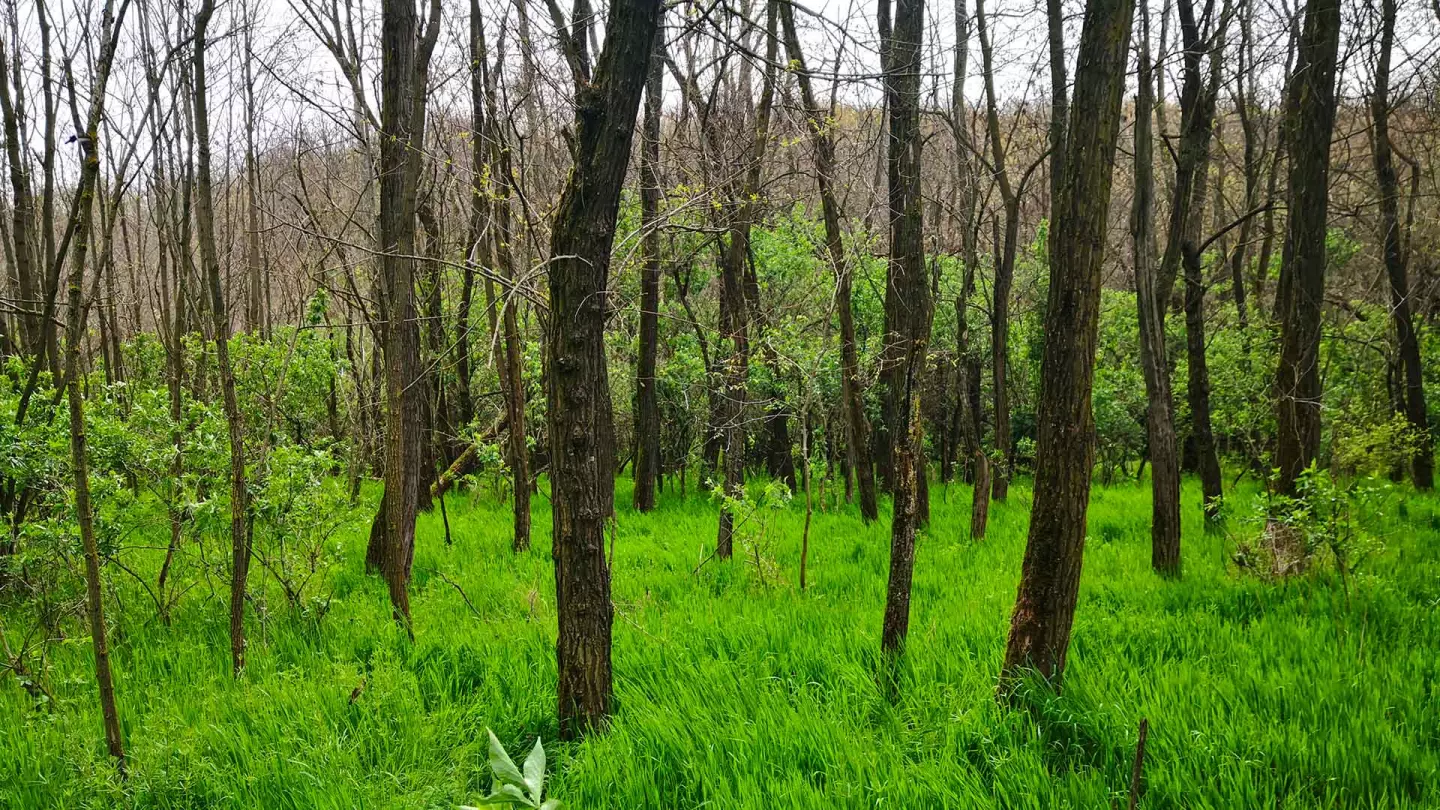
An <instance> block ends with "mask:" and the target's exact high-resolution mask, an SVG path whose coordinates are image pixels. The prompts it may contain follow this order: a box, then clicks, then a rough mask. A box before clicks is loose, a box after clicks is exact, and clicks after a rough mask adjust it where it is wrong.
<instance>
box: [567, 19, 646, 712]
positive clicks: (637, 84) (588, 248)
mask: <svg viewBox="0 0 1440 810" xmlns="http://www.w3.org/2000/svg"><path fill="white" fill-rule="evenodd" d="M660 14H661V4H660V0H615V2H613V3H612V4H611V6H610V14H609V18H608V19H607V20H606V36H605V49H604V51H603V52H602V53H601V54H600V60H599V62H598V64H597V65H596V67H595V74H594V78H593V80H591V79H590V77H589V75H588V69H587V68H586V67H585V66H584V65H583V64H579V65H576V66H575V67H574V68H572V69H574V71H575V82H576V88H575V90H576V92H575V108H576V109H575V139H574V144H575V153H574V154H575V164H574V167H573V168H572V170H571V172H570V175H569V178H568V179H567V180H566V183H565V189H564V191H563V193H562V194H561V196H560V202H559V205H558V207H557V208H556V213H555V222H554V226H553V229H552V232H551V238H550V256H551V259H550V268H549V277H550V279H549V286H550V335H549V340H548V341H546V344H545V351H546V355H547V360H548V367H549V373H548V374H547V375H546V380H545V388H546V396H547V399H548V408H547V416H548V419H549V423H550V424H549V432H550V442H551V444H552V447H551V462H550V474H551V491H552V497H551V507H552V512H553V516H554V533H555V538H554V555H555V608H556V615H557V618H558V621H559V638H558V641H557V642H556V645H555V657H556V662H557V665H558V670H559V672H558V676H559V685H558V689H557V694H558V699H559V716H560V734H561V736H562V737H565V738H567V739H573V738H575V737H576V736H578V735H579V734H580V733H581V732H582V731H584V730H585V729H586V728H587V727H591V726H595V725H598V724H600V723H601V722H603V720H604V718H605V717H606V716H607V715H608V714H609V713H610V694H611V686H610V625H611V622H612V620H613V616H614V607H613V606H612V605H611V603H610V567H609V565H608V564H607V563H606V560H605V521H606V519H607V518H609V517H610V516H611V515H612V514H613V512H614V509H615V503H614V501H615V478H614V472H615V463H614V458H615V433H614V424H613V417H612V414H611V410H610V407H611V406H610V387H609V380H608V379H607V374H606V367H605V310H606V306H605V303H606V299H605V290H606V286H607V283H608V276H609V270H610V250H611V248H612V247H613V245H614V242H615V220H616V216H617V215H618V214H619V209H620V191H621V189H622V188H623V186H624V183H625V170H626V168H627V166H628V165H629V161H630V142H631V139H632V136H633V134H634V131H635V113H636V111H637V110H638V108H639V106H640V94H641V91H642V90H643V89H644V86H645V77H646V73H647V70H646V68H647V66H648V64H649V60H650V56H651V52H652V50H653V43H654V37H655V30H656V27H657V26H658V24H659V21H660Z"/></svg>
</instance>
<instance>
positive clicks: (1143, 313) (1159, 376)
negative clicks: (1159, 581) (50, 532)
mask: <svg viewBox="0 0 1440 810" xmlns="http://www.w3.org/2000/svg"><path fill="white" fill-rule="evenodd" d="M1139 52H1140V80H1139V85H1138V86H1139V92H1138V93H1137V94H1136V96H1135V110H1136V114H1135V200H1134V206H1133V208H1132V209H1131V214H1130V217H1131V219H1130V235H1131V240H1132V241H1131V245H1132V252H1133V254H1134V260H1135V293H1136V296H1135V298H1136V305H1137V306H1136V309H1137V311H1138V313H1139V319H1140V367H1141V370H1142V371H1143V372H1144V375H1145V387H1146V390H1147V394H1148V396H1147V397H1146V402H1147V407H1146V410H1145V432H1146V439H1147V443H1148V445H1149V455H1150V491H1151V512H1150V546H1151V552H1150V564H1151V566H1153V567H1154V568H1155V570H1156V571H1158V572H1160V573H1162V574H1166V575H1172V576H1173V575H1177V574H1179V573H1180V457H1179V454H1178V452H1177V449H1176V442H1175V406H1174V400H1173V398H1172V396H1173V395H1172V393H1171V391H1170V370H1169V368H1168V364H1167V361H1166V357H1165V307H1166V300H1165V298H1163V297H1161V290H1160V289H1159V286H1160V280H1159V277H1158V275H1157V268H1156V267H1155V233H1154V217H1155V211H1154V193H1155V164H1154V151H1153V150H1154V141H1153V140H1152V131H1151V123H1150V121H1151V110H1152V109H1153V107H1154V106H1155V99H1154V90H1153V88H1154V75H1153V68H1152V66H1151V63H1150V15H1149V10H1148V9H1147V8H1145V7H1144V6H1141V8H1140V49H1139Z"/></svg>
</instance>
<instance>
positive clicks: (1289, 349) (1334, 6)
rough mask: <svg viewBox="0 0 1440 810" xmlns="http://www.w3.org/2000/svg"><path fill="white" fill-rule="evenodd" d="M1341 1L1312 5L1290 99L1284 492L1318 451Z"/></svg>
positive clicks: (1281, 436) (1282, 375)
mask: <svg viewBox="0 0 1440 810" xmlns="http://www.w3.org/2000/svg"><path fill="white" fill-rule="evenodd" d="M1340 16H1341V15H1340V3H1339V0H1309V2H1307V3H1306V5H1305V28H1304V33H1303V34H1302V35H1301V38H1300V43H1299V51H1298V58H1297V61H1296V64H1295V75H1294V77H1293V78H1292V81H1291V82H1290V87H1289V93H1288V97H1287V99H1286V110H1285V117H1286V119H1287V120H1286V123H1285V130H1286V137H1287V140H1288V141H1289V145H1290V148H1289V153H1290V204H1289V216H1290V220H1289V224H1288V226H1287V227H1286V229H1285V244H1284V248H1283V250H1282V253H1281V260H1280V285H1279V289H1278V290H1277V292H1276V299H1277V301H1278V302H1279V303H1278V307H1277V308H1278V311H1279V312H1280V314H1281V317H1280V365H1279V369H1278V372H1277V374H1276V380H1275V390H1276V395H1277V397H1278V399H1279V416H1278V420H1277V430H1276V448H1275V466H1276V467H1278V468H1279V470H1280V477H1279V482H1278V484H1279V487H1278V488H1279V490H1280V491H1281V492H1283V493H1285V494H1294V492H1295V491H1296V487H1295V484H1296V481H1297V480H1298V479H1299V477H1300V474H1301V473H1302V472H1304V471H1305V468H1306V467H1308V466H1310V464H1311V463H1312V462H1314V461H1315V458H1316V456H1317V455H1318V454H1319V452H1320V397H1321V390H1320V308H1321V305H1322V304H1323V299H1324V295H1325V254H1326V245H1325V233H1326V211H1327V208H1328V203H1329V181H1330V137H1331V135H1332V134H1333V131H1334V128H1335V69H1336V57H1337V52H1338V50H1339V44H1340Z"/></svg>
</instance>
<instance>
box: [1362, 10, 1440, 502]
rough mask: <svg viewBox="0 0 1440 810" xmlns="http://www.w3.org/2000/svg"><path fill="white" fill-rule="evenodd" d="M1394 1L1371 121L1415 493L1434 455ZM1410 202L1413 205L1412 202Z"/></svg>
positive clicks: (1383, 36)
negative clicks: (1403, 207) (1410, 270)
mask: <svg viewBox="0 0 1440 810" xmlns="http://www.w3.org/2000/svg"><path fill="white" fill-rule="evenodd" d="M1396 5H1397V3H1396V0H1381V4H1380V44H1379V48H1378V50H1377V51H1376V54H1375V87H1374V89H1373V90H1372V91H1371V93H1370V118H1371V121H1372V122H1373V123H1374V126H1375V130H1374V134H1373V136H1372V137H1371V153H1372V156H1373V158H1374V161H1375V180H1376V184H1377V185H1378V186H1379V187H1380V228H1381V230H1382V231H1383V232H1384V257H1385V276H1386V279H1387V280H1388V281H1389V282H1390V318H1391V320H1392V321H1393V322H1394V324H1395V343H1396V347H1395V348H1396V350H1397V351H1398V352H1399V354H1400V365H1401V367H1402V369H1403V374H1404V378H1405V380H1404V385H1403V394H1402V397H1401V404H1402V405H1403V410H1404V413H1405V420H1406V421H1407V422H1408V423H1409V424H1410V429H1411V430H1413V431H1415V434H1416V436H1417V437H1419V443H1418V446H1417V448H1416V451H1415V454H1414V455H1413V456H1412V457H1411V459H1410V473H1411V477H1412V478H1413V479H1414V481H1415V488H1416V489H1421V490H1431V489H1434V488H1435V455H1434V453H1435V451H1434V446H1435V444H1434V442H1433V441H1432V440H1431V438H1430V421H1429V411H1428V410H1427V408H1426V405H1425V379H1424V369H1423V367H1422V365H1421V363H1420V341H1419V339H1418V338H1417V337H1416V335H1415V324H1414V322H1413V320H1412V318H1411V314H1410V310H1411V305H1410V281H1409V279H1408V278H1407V267H1406V265H1407V264H1408V259H1409V255H1408V247H1409V246H1408V245H1407V244H1406V242H1408V241H1409V239H1408V237H1409V234H1408V228H1406V229H1402V228H1401V225H1400V189H1399V185H1400V184H1399V182H1398V180H1397V179H1396V177H1395V161H1394V158H1393V157H1392V147H1391V145H1390V54H1391V51H1393V50H1394V48H1395V11H1396ZM1412 202H1413V201H1412Z"/></svg>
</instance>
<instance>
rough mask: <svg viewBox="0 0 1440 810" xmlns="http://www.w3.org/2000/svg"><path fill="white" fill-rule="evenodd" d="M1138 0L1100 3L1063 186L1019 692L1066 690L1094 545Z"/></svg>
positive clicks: (1011, 675) (1023, 578) (1009, 656)
mask: <svg viewBox="0 0 1440 810" xmlns="http://www.w3.org/2000/svg"><path fill="white" fill-rule="evenodd" d="M1134 7H1135V4H1134V0H1089V2H1088V3H1087V4H1086V8H1085V22H1084V27H1083V29H1082V32H1081V35H1080V51H1079V57H1078V59H1077V62H1076V64H1077V68H1076V71H1075V95H1074V99H1073V106H1072V110H1073V114H1072V115H1071V118H1070V123H1069V127H1068V137H1067V142H1066V150H1067V155H1066V159H1065V176H1064V178H1063V180H1062V182H1061V185H1060V197H1061V205H1060V207H1059V211H1060V214H1061V216H1060V218H1059V219H1057V220H1056V222H1055V225H1054V228H1053V230H1052V231H1051V238H1052V239H1054V240H1056V246H1055V247H1056V252H1055V255H1056V257H1057V258H1059V259H1060V263H1059V264H1058V265H1057V266H1056V267H1053V268H1051V274H1050V293H1049V300H1048V305H1047V309H1046V315H1045V320H1046V327H1045V350H1044V358H1043V361H1042V374H1041V379H1040V401H1039V407H1038V413H1037V417H1038V423H1039V424H1038V428H1039V439H1038V441H1037V454H1036V468H1035V503H1034V507H1033V509H1032V512H1031V519H1030V536H1029V539H1028V541H1027V542H1026V545H1025V561H1024V564H1023V567H1022V568H1021V573H1020V588H1019V593H1018V595H1017V597H1016V600H1015V612H1014V615H1013V616H1012V618H1011V622H1010V639H1009V642H1008V644H1007V645H1006V649H1005V664H1004V668H1003V670H1002V671H1001V687H1002V692H1003V693H1007V694H1008V693H1009V692H1010V691H1011V690H1012V689H1013V687H1014V685H1015V682H1016V680H1017V679H1018V678H1019V676H1020V675H1021V674H1022V672H1024V671H1026V670H1033V671H1035V672H1037V673H1038V674H1039V675H1041V676H1042V677H1044V678H1045V679H1047V680H1049V681H1050V682H1051V683H1052V684H1054V685H1055V686H1056V687H1058V686H1059V683H1060V679H1061V677H1062V675H1063V673H1064V669H1065V653H1066V650H1067V649H1068V648H1069V645H1070V627H1071V624H1072V622H1073V620H1074V616H1075V600H1076V596H1077V594H1078V592H1079V587H1080V566H1081V560H1082V558H1083V555H1084V550H1085V516H1086V510H1087V509H1088V507H1089V500H1090V473H1091V468H1092V467H1093V466H1094V462H1095V419H1094V415H1093V414H1092V412H1091V408H1090V394H1091V389H1092V384H1093V382H1094V373H1095V346H1096V340H1097V336H1098V332H1099V318H1100V286H1101V267H1102V265H1103V264H1104V258H1105V255H1104V250H1105V232H1106V220H1107V214H1108V211H1109V207H1110V187H1111V167H1112V164H1113V163H1114V157H1115V147H1116V142H1117V141H1118V140H1119V136H1120V122H1121V115H1120V106H1121V104H1120V103H1121V99H1122V96H1123V94H1124V90H1125V67H1126V55H1127V52H1128V50H1129V45H1130V22H1131V17H1132V16H1133V12H1134Z"/></svg>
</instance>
